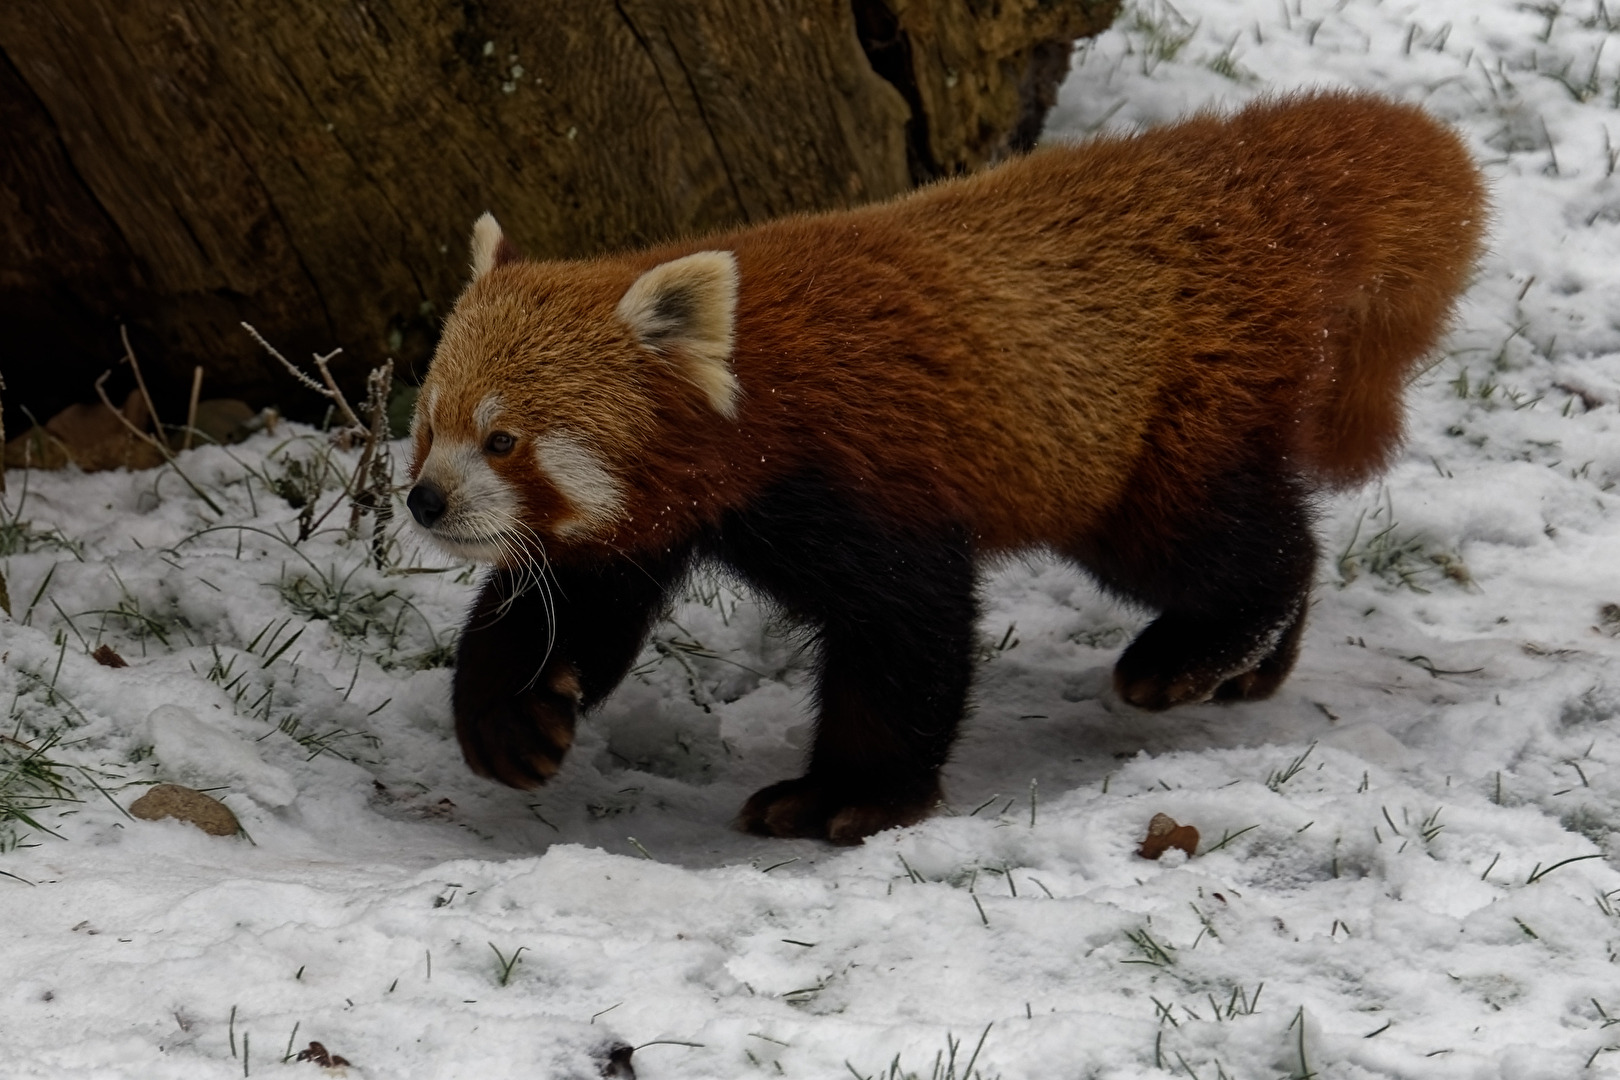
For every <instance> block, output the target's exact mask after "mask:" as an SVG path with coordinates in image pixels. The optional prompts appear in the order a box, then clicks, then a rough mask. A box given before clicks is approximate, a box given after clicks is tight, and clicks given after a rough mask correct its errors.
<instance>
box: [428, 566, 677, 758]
mask: <svg viewBox="0 0 1620 1080" xmlns="http://www.w3.org/2000/svg"><path fill="white" fill-rule="evenodd" d="M689 564H690V556H689V553H688V552H684V551H683V552H674V553H670V554H668V555H666V556H665V557H663V558H662V559H659V560H656V561H655V560H638V561H636V562H631V561H629V560H627V559H616V560H613V561H611V562H604V563H600V564H596V565H590V566H581V567H570V566H552V567H550V568H549V570H548V571H547V573H546V574H545V580H544V582H543V583H542V584H534V583H532V582H531V583H530V584H529V585H528V587H527V588H524V589H522V591H518V590H519V589H520V588H521V586H520V585H519V584H518V581H519V579H518V577H517V576H516V575H515V574H513V573H512V572H511V571H507V570H501V569H496V570H494V571H492V572H491V573H490V575H489V577H488V578H487V579H486V580H485V582H484V587H483V590H482V591H481V592H480V593H479V595H478V600H477V602H476V603H474V605H473V609H472V613H471V614H470V615H469V616H468V618H467V625H466V627H465V629H464V630H463V631H462V635H461V645H460V649H459V651H458V653H457V658H456V674H455V681H454V684H453V689H452V692H451V699H452V704H453V710H454V712H455V717H456V737H457V738H458V739H459V740H460V742H461V751H462V754H463V756H465V757H466V759H467V764H468V765H469V766H470V767H471V768H472V770H473V772H475V773H477V774H479V775H480V776H488V777H490V778H492V779H495V780H499V781H500V782H501V783H503V784H507V785H510V786H511V787H516V788H533V787H538V786H539V785H540V784H543V783H545V781H547V780H548V779H550V778H551V777H552V776H553V775H555V774H556V772H557V769H558V767H559V766H560V765H561V764H562V759H563V755H564V754H565V753H567V751H568V748H569V747H570V746H571V745H572V744H573V741H574V725H575V722H576V721H577V720H578V716H579V712H580V710H581V709H588V708H590V707H591V706H593V705H595V704H596V703H597V702H599V701H600V700H601V699H602V698H604V697H606V696H607V694H608V693H609V692H610V691H611V690H612V689H613V688H614V687H615V686H617V685H618V684H619V681H620V680H621V679H623V678H624V676H625V673H626V672H628V671H629V670H630V665H631V664H632V663H634V662H635V658H636V654H637V653H639V652H640V651H641V646H642V644H643V642H645V640H646V638H647V633H648V631H649V630H650V629H651V628H652V624H653V622H654V620H656V619H657V618H658V616H659V615H660V614H661V613H662V611H663V610H664V607H665V605H666V603H667V601H666V597H667V595H668V592H669V590H670V589H671V588H673V587H674V586H675V585H676V584H677V583H678V582H679V581H680V580H681V579H682V578H683V577H684V576H685V574H686V571H687V568H688V566H689ZM514 593H515V594H516V595H514Z"/></svg>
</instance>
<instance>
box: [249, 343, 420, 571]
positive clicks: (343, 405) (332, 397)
mask: <svg viewBox="0 0 1620 1080" xmlns="http://www.w3.org/2000/svg"><path fill="white" fill-rule="evenodd" d="M242 328H243V329H244V330H246V331H247V332H248V333H249V334H250V335H252V337H253V340H255V341H257V342H258V343H259V344H260V345H261V346H263V348H264V350H265V351H266V352H268V353H269V354H270V355H271V356H273V357H275V358H276V360H278V361H280V363H281V366H282V367H284V368H286V369H287V371H288V372H289V373H290V374H291V375H292V377H293V378H295V379H297V380H298V381H299V382H300V383H302V384H303V385H304V386H306V387H308V388H309V389H311V390H313V391H315V392H316V393H317V394H320V395H321V396H322V397H324V398H326V399H327V400H328V401H330V402H331V403H332V404H333V406H335V407H336V409H337V411H338V414H339V415H340V416H341V417H342V419H343V422H344V427H342V428H340V429H339V430H337V431H335V432H333V434H332V440H333V442H335V443H337V444H338V445H339V446H340V447H342V448H344V449H348V448H350V447H353V446H355V445H358V446H359V447H360V461H359V463H358V464H357V465H356V466H355V470H354V475H353V476H351V477H350V478H349V481H348V483H347V484H346V485H345V487H344V496H345V497H346V498H347V499H348V502H349V535H350V536H352V537H358V536H359V535H360V525H361V519H362V518H364V517H365V515H367V514H370V515H372V528H371V557H372V561H373V562H374V563H375V564H376V566H377V568H378V569H379V570H380V569H382V567H383V564H384V562H385V561H386V555H387V548H388V538H387V530H388V525H389V523H390V522H391V521H392V520H393V517H394V509H393V462H392V460H391V458H390V455H389V453H388V391H389V389H390V388H391V387H392V386H393V384H394V362H393V361H392V360H388V361H385V362H384V363H383V365H382V366H381V367H378V368H374V369H373V370H372V372H371V374H369V375H368V376H366V403H365V406H364V411H365V414H366V417H367V420H368V421H369V423H368V422H363V421H361V419H360V416H359V414H358V413H356V412H355V410H354V408H353V407H352V406H351V405H350V404H349V399H348V398H347V397H345V396H344V394H343V391H342V390H340V389H339V388H338V384H337V380H336V379H334V378H333V377H332V369H331V361H332V358H333V357H335V356H337V355H338V353H340V352H342V351H343V350H342V349H333V350H332V351H331V352H329V353H327V354H326V355H325V356H322V355H320V354H319V353H317V354H315V355H314V361H315V368H316V370H317V371H319V372H320V373H321V382H316V381H315V380H314V379H312V378H310V377H309V376H308V375H307V374H305V373H304V372H303V371H302V370H300V369H299V368H298V366H297V365H295V364H294V363H293V362H292V361H291V360H288V359H287V358H286V357H285V356H283V355H282V354H281V352H280V350H278V349H277V348H276V347H275V346H274V345H271V344H270V343H269V342H268V341H266V340H265V339H264V336H263V335H262V334H260V333H259V332H258V330H256V329H254V328H253V327H252V326H250V325H249V324H247V323H243V324H242ZM340 502H341V500H340ZM337 505H338V504H337V503H334V504H333V505H332V506H331V507H328V508H327V510H326V512H325V513H323V514H322V515H321V516H320V518H319V519H315V520H313V521H310V522H307V523H306V522H305V521H304V520H303V519H302V518H300V525H299V539H300V540H302V539H304V538H306V537H307V536H308V535H309V534H310V533H312V532H313V531H314V530H315V529H316V528H318V527H319V526H320V524H321V522H323V521H325V520H326V518H327V516H328V515H330V514H331V512H332V510H334V509H336V507H337Z"/></svg>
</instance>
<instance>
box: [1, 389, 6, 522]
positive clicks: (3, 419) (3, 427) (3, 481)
mask: <svg viewBox="0 0 1620 1080" xmlns="http://www.w3.org/2000/svg"><path fill="white" fill-rule="evenodd" d="M5 390H6V377H5V376H4V375H0V453H3V452H4V451H5V448H6V409H5V401H4V400H3V399H4V397H5ZM5 493H6V463H5V462H4V461H0V495H4V494H5Z"/></svg>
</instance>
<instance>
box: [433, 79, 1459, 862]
mask: <svg viewBox="0 0 1620 1080" xmlns="http://www.w3.org/2000/svg"><path fill="white" fill-rule="evenodd" d="M1486 216H1487V208H1486V198H1485V191H1484V187H1483V184H1482V182H1481V179H1480V175H1479V172H1478V170H1477V169H1476V167H1475V166H1474V164H1473V162H1472V161H1471V160H1470V157H1469V155H1468V153H1467V151H1466V150H1465V149H1464V148H1463V146H1462V144H1461V143H1460V141H1459V140H1458V139H1457V137H1456V136H1455V135H1453V134H1452V133H1451V132H1449V131H1448V130H1447V129H1446V128H1445V127H1443V126H1441V125H1440V124H1438V123H1437V122H1435V121H1434V120H1432V119H1430V118H1429V117H1428V116H1426V115H1425V114H1424V113H1423V112H1422V111H1421V110H1419V109H1417V108H1414V107H1411V106H1407V105H1399V104H1393V103H1390V102H1387V101H1383V100H1380V99H1378V98H1375V97H1369V96H1365V95H1358V94H1349V93H1318V94H1312V95H1306V96H1300V97H1292V98H1282V99H1271V100H1266V101H1262V102H1259V103H1258V104H1254V105H1251V106H1249V107H1247V108H1245V109H1243V110H1241V111H1239V112H1237V113H1235V114H1233V115H1231V116H1228V117H1224V118H1223V117H1221V116H1217V115H1213V114H1201V115H1197V116H1194V117H1192V118H1190V119H1188V120H1185V121H1183V122H1181V123H1177V124H1174V125H1171V126H1167V127H1163V128H1159V129H1157V130H1153V131H1149V132H1146V133H1145V134H1141V135H1135V136H1109V137H1104V138H1098V139H1094V140H1092V141H1090V142H1086V143H1083V144H1080V145H1074V146H1061V147H1051V148H1047V149H1042V150H1038V151H1036V152H1034V153H1032V154H1030V155H1028V156H1027V157H1023V158H1020V159H1016V160H1012V161H1008V162H1005V163H1003V164H1001V165H998V166H996V167H994V168H992V169H989V170H986V171H984V172H981V173H978V174H976V175H972V176H967V177H963V178H959V179H953V180H947V181H944V182H941V183H937V184H934V185H932V186H929V187H926V188H923V189H921V190H918V191H916V192H913V193H911V194H908V195H906V196H904V197H901V198H898V199H895V200H893V201H891V202H887V203H884V204H881V205H874V206H868V207H864V208H860V209H855V210H846V211H839V212H834V213H824V214H815V215H804V216H796V217H788V218H783V219H780V220H775V221H770V222H766V223H763V224H759V225H755V226H751V227H747V228H740V229H737V230H735V231H731V232H723V233H718V234H714V235H710V236H705V237H701V238H697V239H690V240H684V241H680V242H676V243H671V244H667V245H664V246H661V247H657V248H653V249H651V250H647V251H640V252H634V253H630V254H621V255H613V256H607V257H602V258H596V259H590V260H585V261H579V262H531V261H525V260H524V259H522V258H519V257H518V256H517V254H516V253H515V251H514V250H513V248H512V246H511V245H510V244H509V243H508V242H507V241H506V240H505V238H504V237H503V235H502V233H501V230H500V227H499V226H498V225H497V224H496V223H495V221H494V219H493V218H492V217H490V216H489V215H487V214H486V215H485V216H484V217H483V218H481V219H480V220H479V221H478V223H477V224H476V226H475V228H474V232H473V239H472V263H473V266H472V269H473V281H472V282H471V284H470V285H468V287H467V289H466V291H465V292H464V293H463V294H462V296H461V298H460V299H459V300H458V301H457V303H456V306H455V309H454V311H453V312H452V313H451V314H450V316H449V318H448V320H447V321H446V324H445V326H444V332H443V338H442V340H441V342H440V344H439V347H438V351H437V353H436V355H435V357H434V360H433V363H432V366H431V369H430V371H429V372H428V375H427V377H426V379H425V381H424V383H423V386H422V391H421V396H420V398H419V401H418V405H417V412H416V417H415V428H414V440H415V455H414V462H413V472H412V475H413V478H414V481H415V485H414V487H413V488H412V489H411V491H410V494H409V497H408V499H407V504H408V506H409V508H410V510H411V513H412V515H413V516H414V517H415V519H416V521H417V523H418V524H419V525H420V526H421V528H422V529H423V530H425V532H426V534H427V535H428V536H429V537H431V538H432V539H433V540H435V541H437V542H438V543H439V544H441V545H442V546H443V547H444V548H445V549H447V550H449V551H451V552H454V553H457V554H459V555H462V556H466V557H471V558H473V559H477V560H482V561H485V562H488V563H491V564H493V567H494V569H493V571H492V573H491V575H490V576H489V578H488V579H487V580H486V582H485V584H484V586H483V589H482V592H481V594H480V596H479V598H478V600H477V602H476V603H475V605H474V607H473V609H472V612H471V614H470V616H469V618H468V621H467V624H466V628H465V631H464V633H463V635H462V638H461V644H460V651H459V656H458V663H457V671H456V674H455V679H454V686H453V691H452V699H453V701H452V705H453V711H454V713H455V723H456V732H457V735H458V737H459V740H460V743H461V747H462V750H463V752H464V754H465V756H466V759H467V762H468V764H469V765H470V766H471V767H472V769H473V770H474V771H475V772H477V773H479V774H482V775H485V776H489V777H493V778H494V779H496V780H499V781H501V782H503V783H506V784H510V785H513V786H516V787H524V788H526V787H533V786H535V785H538V784H540V783H542V782H544V781H545V780H546V779H547V778H548V777H550V776H552V775H553V774H554V773H555V772H556V770H557V768H558V764H559V762H560V761H561V759H562V757H563V755H564V753H565V752H566V751H567V749H568V747H569V745H570V743H571V742H572V740H573V733H574V726H575V721H576V718H577V716H578V715H579V713H580V712H581V710H585V709H589V708H591V707H592V706H593V705H595V704H596V703H597V702H599V701H601V700H602V699H603V697H604V696H606V695H607V694H608V693H609V692H610V691H611V690H612V689H613V688H614V686H615V685H616V684H617V683H618V682H619V681H620V680H621V679H622V678H623V677H624V675H625V673H626V672H627V671H628V669H629V668H630V666H631V664H632V663H633V662H634V660H635V658H636V655H637V653H638V652H639V650H640V649H641V647H642V645H643V643H644V641H645V639H646V636H647V634H648V632H649V629H650V627H651V625H652V623H653V622H654V620H655V619H656V618H658V617H659V615H660V613H661V612H662V610H663V609H664V607H665V605H666V604H667V603H668V602H669V597H670V595H671V590H672V589H674V588H675V587H676V586H677V585H678V584H679V583H680V582H681V580H682V578H683V576H684V575H685V574H686V573H687V572H688V570H689V569H690V568H691V567H692V566H693V565H694V563H695V562H697V561H699V560H717V561H719V562H720V563H722V564H724V565H725V566H727V567H729V568H730V569H731V570H732V571H734V572H735V573H736V574H738V575H739V576H740V577H741V578H742V579H744V580H745V581H747V582H749V583H750V584H752V585H753V586H754V587H755V588H757V589H758V590H759V591H761V592H762V593H763V594H765V595H766V596H767V597H769V598H770V599H771V600H772V601H774V602H775V603H776V604H778V605H780V607H781V609H782V610H783V611H784V612H785V613H786V614H787V615H789V616H790V617H791V618H793V619H795V620H797V621H799V622H802V623H803V624H805V625H806V627H807V629H808V630H809V632H810V633H811V635H812V640H813V643H814V648H813V655H814V657H815V664H816V671H815V706H816V710H817V724H816V734H815V739H814V744H813V747H812V749H811V752H810V755H809V762H808V765H807V767H806V770H805V773H804V775H802V776H800V777H797V778H795V779H790V780H785V781H783V782H780V783H777V784H773V785H771V786H770V787H767V788H765V789H764V790H762V791H760V792H758V793H757V794H755V795H754V796H753V797H752V798H750V799H749V800H748V802H747V803H746V805H745V806H744V807H743V809H742V812H741V817H740V819H739V824H740V825H741V826H742V827H743V828H746V829H748V830H751V831H754V832H758V833H763V834H769V835H775V836H809V837H824V838H827V839H830V840H833V841H835V842H841V843H855V842H859V841H860V839H861V838H863V837H865V836H867V835H869V834H871V833H873V832H876V831H878V830H881V829H885V828H889V827H891V826H896V825H905V824H909V823H912V822H915V821H918V820H920V819H921V818H923V817H924V816H926V815H927V814H928V813H929V812H930V811H931V809H932V808H933V807H934V806H935V804H936V803H937V801H938V800H939V798H940V787H939V770H940V767H941V766H942V765H943V764H944V762H945V760H946V757H947V755H948V753H949V751H950V747H951V742H952V739H953V737H954V734H955V730H956V727H957V724H958V722H959V721H960V719H961V717H962V714H963V710H964V708H965V705H966V702H967V699H968V694H969V690H970V683H971V675H972V668H973V651H974V632H975V628H974V622H975V617H976V614H977V603H976V597H975V589H976V584H977V568H978V566H979V563H980V561H981V560H982V559H983V558H985V557H986V556H995V555H998V554H1004V553H1009V552H1018V551H1028V550H1032V549H1044V550H1048V551H1051V552H1055V553H1058V554H1060V555H1062V556H1065V557H1067V558H1069V559H1072V560H1073V561H1074V562H1076V563H1078V564H1079V565H1080V566H1081V567H1083V568H1085V569H1086V570H1088V571H1089V572H1090V573H1091V574H1092V575H1093V576H1095V578H1096V579H1097V580H1098V581H1099V582H1100V583H1101V584H1102V585H1103V586H1104V587H1105V588H1106V589H1108V590H1111V591H1112V592H1113V593H1115V594H1117V595H1118V596H1120V597H1123V598H1125V599H1126V600H1128V601H1131V602H1134V603H1136V604H1140V605H1142V606H1144V607H1147V608H1150V609H1152V610H1154V611H1156V612H1158V615H1157V618H1156V619H1155V620H1154V621H1153V622H1152V623H1151V624H1150V625H1149V626H1148V627H1147V628H1146V629H1145V630H1143V631H1142V633H1141V634H1140V636H1138V637H1137V638H1136V640H1135V641H1134V642H1132V643H1131V645H1130V646H1129V647H1128V648H1126V650H1125V651H1124V654H1123V655H1122V656H1121V657H1120V659H1119V662H1118V665H1117V667H1116V669H1115V677H1114V679H1115V683H1114V684H1115V688H1116V691H1117V692H1118V694H1119V695H1120V696H1121V697H1122V698H1123V699H1124V700H1126V701H1128V702H1131V703H1132V704H1134V705H1136V706H1139V707H1141V708H1144V709H1164V708H1168V707H1170V706H1173V705H1178V704H1184V703H1188V702H1199V701H1206V700H1210V699H1217V700H1245V699H1255V698H1261V697H1265V696H1267V695H1269V694H1271V693H1272V692H1273V691H1274V690H1276V688H1277V686H1278V685H1279V684H1280V683H1281V682H1282V680H1283V679H1284V678H1285V677H1286V676H1287V674H1288V672H1289V670H1290V669H1291V668H1292V666H1293V663H1294V660H1295V657H1296V655H1297V653H1298V650H1299V645H1300V635H1301V630H1302V628H1303V626H1304V620H1305V611H1306V606H1307V602H1308V599H1309V591H1310V586H1311V581H1312V576H1313V571H1314V567H1315V565H1316V558H1317V551H1316V544H1315V541H1314V539H1313V536H1312V498H1313V495H1314V494H1315V493H1316V492H1318V491H1320V490H1323V489H1325V488H1331V487H1335V486H1343V485H1348V484H1353V483H1356V482H1358V481H1361V480H1363V479H1365V478H1367V477H1368V476H1370V475H1371V474H1373V473H1374V472H1376V471H1377V470H1378V469H1379V468H1380V467H1381V466H1383V465H1384V464H1385V462H1386V461H1387V459H1388V458H1389V456H1390V454H1391V453H1392V452H1393V450H1394V448H1395V446H1396V444H1397V441H1398V439H1399V436H1400V431H1401V391H1402V387H1403V383H1404V381H1405V380H1406V379H1407V378H1408V376H1409V375H1410V374H1411V372H1412V371H1413V368H1414V366H1415V365H1416V364H1418V363H1419V362H1420V360H1421V359H1422V358H1423V357H1424V355H1425V354H1426V353H1428V352H1429V351H1430V350H1431V349H1432V348H1434V346H1435V345H1436V343H1437V341H1438V339H1439V336H1440V334H1441V333H1442V332H1443V330H1444V329H1445V326H1446V324H1447V321H1448V319H1449V317H1450V314H1451V310H1452V307H1453V304H1454V302H1455V300H1456V298H1457V296H1458V294H1459V293H1460V292H1461V290H1462V288H1463V286H1464V284H1465V282H1466V279H1467V277H1468V275H1469V273H1470V270H1471V268H1472V266H1473V264H1474V262H1475V260H1476V258H1477V257H1478V255H1479V253H1480V250H1481V243H1482V236H1483V231H1484V225H1485V219H1486Z"/></svg>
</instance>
